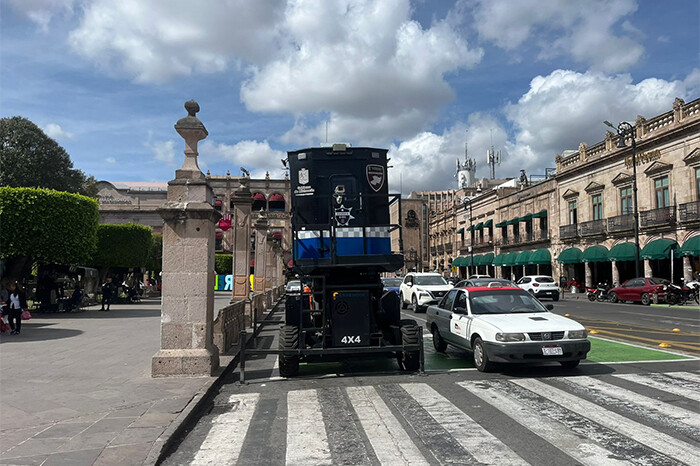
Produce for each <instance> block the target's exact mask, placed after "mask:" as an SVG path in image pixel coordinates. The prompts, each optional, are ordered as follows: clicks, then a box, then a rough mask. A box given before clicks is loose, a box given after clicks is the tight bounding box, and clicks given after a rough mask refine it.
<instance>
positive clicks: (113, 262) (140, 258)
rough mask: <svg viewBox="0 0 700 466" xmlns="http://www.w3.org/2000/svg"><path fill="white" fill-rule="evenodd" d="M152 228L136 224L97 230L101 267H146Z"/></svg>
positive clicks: (95, 261) (98, 263)
mask: <svg viewBox="0 0 700 466" xmlns="http://www.w3.org/2000/svg"><path fill="white" fill-rule="evenodd" d="M151 236H152V234H151V228H150V227H147V226H143V225H138V224H136V223H124V224H121V225H110V224H102V225H100V226H99V227H98V228H97V251H96V252H95V256H94V259H93V263H94V264H95V265H97V266H99V267H145V266H146V265H147V264H148V259H149V253H150V250H151Z"/></svg>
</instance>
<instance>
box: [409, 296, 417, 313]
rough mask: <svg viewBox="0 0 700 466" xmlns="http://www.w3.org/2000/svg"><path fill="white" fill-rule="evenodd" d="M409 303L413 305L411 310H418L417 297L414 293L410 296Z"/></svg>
mask: <svg viewBox="0 0 700 466" xmlns="http://www.w3.org/2000/svg"><path fill="white" fill-rule="evenodd" d="M411 305H412V306H413V312H418V298H416V295H413V298H411Z"/></svg>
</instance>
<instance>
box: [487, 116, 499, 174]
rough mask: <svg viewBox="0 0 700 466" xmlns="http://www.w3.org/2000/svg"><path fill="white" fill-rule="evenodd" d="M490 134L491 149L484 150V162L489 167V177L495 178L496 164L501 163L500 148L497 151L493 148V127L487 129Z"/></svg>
mask: <svg viewBox="0 0 700 466" xmlns="http://www.w3.org/2000/svg"><path fill="white" fill-rule="evenodd" d="M489 133H490V134H491V149H489V150H487V151H486V163H487V164H488V165H489V167H491V179H492V180H495V179H496V165H500V164H501V150H500V149H499V150H498V152H495V151H494V150H493V128H492V129H490V130H489Z"/></svg>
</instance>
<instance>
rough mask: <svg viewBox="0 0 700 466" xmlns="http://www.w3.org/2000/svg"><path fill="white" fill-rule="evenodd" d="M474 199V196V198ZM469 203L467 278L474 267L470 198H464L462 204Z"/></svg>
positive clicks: (478, 188) (478, 190)
mask: <svg viewBox="0 0 700 466" xmlns="http://www.w3.org/2000/svg"><path fill="white" fill-rule="evenodd" d="M476 192H477V194H479V193H481V186H478V187H477V188H476ZM475 197H476V196H475ZM466 203H469V238H470V239H469V267H468V268H467V278H469V276H471V268H472V267H473V266H474V215H473V214H472V198H471V197H469V196H464V197H463V198H462V204H466Z"/></svg>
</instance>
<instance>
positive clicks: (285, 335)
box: [279, 325, 299, 377]
mask: <svg viewBox="0 0 700 466" xmlns="http://www.w3.org/2000/svg"><path fill="white" fill-rule="evenodd" d="M279 347H280V350H295V349H298V348H299V328H298V327H297V326H296V325H283V326H282V328H280V341H279ZM279 369H280V376H282V377H296V376H297V375H299V356H289V355H285V354H280V359H279Z"/></svg>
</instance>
